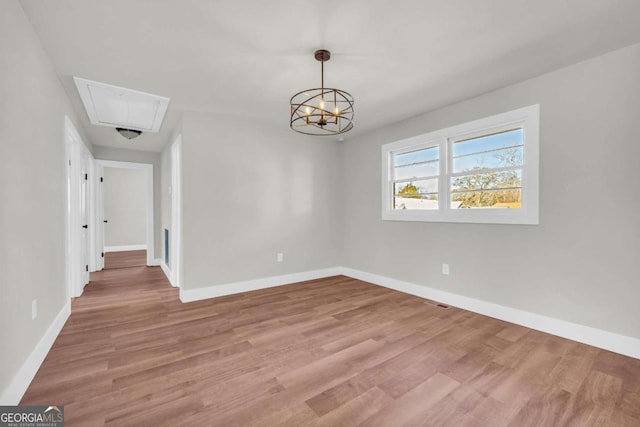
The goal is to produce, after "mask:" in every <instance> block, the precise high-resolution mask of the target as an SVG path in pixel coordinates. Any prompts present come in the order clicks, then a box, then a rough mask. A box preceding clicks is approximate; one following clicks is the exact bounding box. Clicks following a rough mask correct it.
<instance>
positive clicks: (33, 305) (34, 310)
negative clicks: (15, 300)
mask: <svg viewBox="0 0 640 427" xmlns="http://www.w3.org/2000/svg"><path fill="white" fill-rule="evenodd" d="M36 317H38V300H37V299H34V300H33V301H31V320H35V319H36Z"/></svg>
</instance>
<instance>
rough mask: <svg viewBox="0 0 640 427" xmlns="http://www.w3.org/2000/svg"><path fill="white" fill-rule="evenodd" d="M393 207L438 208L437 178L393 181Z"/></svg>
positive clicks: (409, 208) (410, 208)
mask: <svg viewBox="0 0 640 427" xmlns="http://www.w3.org/2000/svg"><path fill="white" fill-rule="evenodd" d="M393 194H394V196H395V197H394V206H393V208H394V209H402V210H404V209H408V210H412V209H438V179H437V178H433V179H424V180H420V181H414V182H408V183H394V184H393Z"/></svg>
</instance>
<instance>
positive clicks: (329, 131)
mask: <svg viewBox="0 0 640 427" xmlns="http://www.w3.org/2000/svg"><path fill="white" fill-rule="evenodd" d="M314 57H315V58H316V60H318V61H320V64H321V65H320V73H321V87H319V88H313V89H306V90H303V91H300V92H298V93H296V94H295V95H293V96H292V97H291V121H290V126H291V129H293V130H295V131H296V132H300V133H303V134H306V135H315V136H323V135H324V136H326V135H339V134H342V133H345V132H348V131H350V130H351V129H352V128H353V113H354V111H353V103H354V101H353V96H351V94H350V93H348V92H345V91H344V90H340V89H335V88H326V87H324V63H325V62H326V61H328V60H329V59H330V58H331V53H330V52H329V51H328V50H324V49H320V50H317V51H316V52H315V54H314Z"/></svg>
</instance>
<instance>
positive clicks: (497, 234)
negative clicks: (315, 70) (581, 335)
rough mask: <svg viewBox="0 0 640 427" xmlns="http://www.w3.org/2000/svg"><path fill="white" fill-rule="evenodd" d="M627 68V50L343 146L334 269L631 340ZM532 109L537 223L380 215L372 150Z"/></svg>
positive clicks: (637, 104)
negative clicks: (339, 247)
mask: <svg viewBox="0 0 640 427" xmlns="http://www.w3.org/2000/svg"><path fill="white" fill-rule="evenodd" d="M639 73H640V45H635V46H632V47H628V48H625V49H622V50H618V51H615V52H611V53H609V54H606V55H604V56H601V57H597V58H594V59H592V60H589V61H586V62H583V63H579V64H576V65H573V66H570V67H567V68H564V69H561V70H558V71H555V72H552V73H549V74H546V75H543V76H541V77H538V78H535V79H532V80H528V81H525V82H523V83H521V84H517V85H513V86H509V87H507V88H504V89H501V90H497V91H495V92H491V93H488V94H485V95H482V96H480V97H477V98H474V99H471V100H468V101H465V102H461V103H458V104H455V105H452V106H449V107H446V108H443V109H440V110H438V111H434V112H431V113H428V114H423V115H420V116H418V117H416V118H413V119H411V120H407V121H405V122H402V123H398V124H395V125H393V126H389V127H386V128H384V129H381V130H379V131H376V132H372V133H370V134H368V135H366V136H361V137H359V138H356V139H354V140H350V141H348V142H347V143H346V144H344V145H343V146H342V147H341V152H340V158H341V159H342V168H343V169H344V181H343V184H344V191H345V194H346V195H348V197H345V198H344V199H343V203H344V210H343V213H344V219H343V222H342V226H343V231H344V249H345V254H344V259H343V261H344V264H345V265H346V266H348V267H351V268H355V269H359V270H364V271H367V272H371V273H375V274H379V275H383V276H387V277H392V278H396V279H399V280H404V281H408V282H412V283H416V284H420V285H425V286H429V287H433V288H437V289H442V290H445V291H448V292H452V293H457V294H461V295H464V296H468V297H472V298H476V299H480V300H485V301H489V302H493V303H497V304H501V305H505V306H509V307H514V308H517V309H521V310H526V311H530V312H534V313H538V314H542V315H546V316H550V317H554V318H558V319H562V320H567V321H570V322H575V323H579V324H582V325H587V326H591V327H595V328H599V329H603V330H607V331H611V332H616V333H619V334H622V335H627V336H631V337H640V321H638V319H639V317H638V301H640V286H638V283H639V282H638V280H639V279H638V277H639V274H638V273H639V271H640V270H639V269H638V268H639V267H638V259H639V256H640V226H639V225H638V221H639V219H640V216H639V215H640V214H639V212H640V198H639V197H638V196H637V193H638V190H637V186H638V183H640V167H639V166H638V159H640V139H639V138H638V133H637V132H638V129H637V123H638V117H640V79H638V75H639ZM538 103H539V104H540V108H541V115H540V124H541V125H540V131H541V134H540V135H541V160H540V170H541V173H540V176H541V181H540V184H541V193H540V196H541V199H540V200H541V201H540V206H541V208H540V225H538V226H521V225H482V224H444V223H415V222H393V221H382V220H381V213H380V211H381V202H380V198H381V194H380V193H381V189H380V182H381V176H380V174H381V171H380V163H381V162H380V155H381V154H380V146H381V144H384V143H387V142H391V141H394V140H398V139H401V138H406V137H409V136H413V135H417V134H421V133H424V132H428V131H432V130H436V129H440V128H443V127H447V126H452V125H456V124H459V123H463V122H466V121H470V120H474V119H478V118H482V117H486V116H490V115H493V114H497V113H501V112H504V111H509V110H511V109H515V108H519V107H523V106H527V105H532V104H538ZM442 263H449V264H450V266H451V275H450V276H443V275H442V274H441V264H442Z"/></svg>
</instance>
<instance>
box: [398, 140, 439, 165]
mask: <svg viewBox="0 0 640 427" xmlns="http://www.w3.org/2000/svg"><path fill="white" fill-rule="evenodd" d="M438 158H440V154H439V147H438V146H437V145H436V146H434V147H429V148H424V149H421V150H416V151H410V152H408V153H402V154H394V155H393V166H405V165H410V164H413V163H423V162H428V161H430V160H438Z"/></svg>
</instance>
